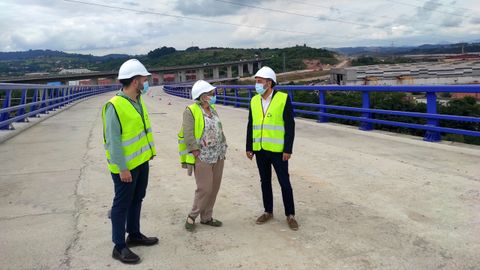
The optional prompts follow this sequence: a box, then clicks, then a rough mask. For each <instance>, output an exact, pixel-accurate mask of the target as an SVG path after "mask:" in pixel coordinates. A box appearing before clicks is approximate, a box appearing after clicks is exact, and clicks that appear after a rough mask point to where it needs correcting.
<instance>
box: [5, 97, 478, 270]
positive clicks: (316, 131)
mask: <svg viewBox="0 0 480 270" xmlns="http://www.w3.org/2000/svg"><path fill="white" fill-rule="evenodd" d="M153 90H154V91H155V96H154V97H147V98H146V103H147V105H148V107H149V111H150V114H151V119H152V125H153V131H154V136H155V143H156V146H157V152H158V156H157V157H156V158H155V159H154V160H153V161H152V162H151V163H150V166H151V169H150V172H151V176H150V182H149V187H148V191H147V197H146V198H145V200H144V207H143V210H142V231H143V232H144V233H145V234H148V235H156V236H158V237H159V238H160V244H159V245H157V246H154V247H136V248H133V250H134V251H135V252H136V253H138V254H139V255H140V256H141V257H142V262H141V264H140V265H139V266H137V267H136V268H139V269H233V268H235V269H469V270H470V269H479V267H478V266H479V265H480V259H479V257H478V254H480V242H479V241H478V240H479V239H480V166H479V164H480V149H479V148H478V147H473V146H465V145H454V146H451V145H446V144H431V143H425V142H423V141H421V140H420V139H418V138H411V137H404V136H398V135H391V134H384V133H381V132H376V131H375V132H368V133H367V132H362V131H358V130H356V129H355V128H349V127H343V126H337V125H333V124H317V123H314V122H312V121H308V120H300V119H297V129H296V140H295V146H294V154H293V157H292V160H291V163H290V174H291V177H292V185H293V189H294V196H295V203H296V210H297V219H298V221H299V223H300V230H299V231H297V232H293V231H290V230H289V229H288V227H287V225H286V222H285V219H284V217H283V205H282V202H281V194H280V190H279V186H278V184H277V183H276V179H274V180H273V181H274V182H275V184H274V185H273V186H274V207H275V208H274V214H275V218H274V220H273V221H272V222H269V223H267V224H265V225H261V226H258V225H255V217H256V216H257V215H258V214H260V213H261V211H262V207H261V194H260V185H259V181H258V172H257V170H256V167H255V163H254V162H251V161H248V160H247V159H246V158H245V154H244V134H245V124H246V117H247V112H246V111H245V110H242V109H235V108H231V107H223V106H218V111H219V115H220V118H221V119H222V122H223V126H224V129H225V134H226V137H227V142H228V144H229V149H228V153H227V161H226V164H225V171H224V178H223V183H222V187H221V189H220V192H219V195H218V199H217V203H216V207H215V210H214V216H215V218H218V219H220V220H222V221H223V222H224V226H223V227H221V228H211V227H208V226H202V225H199V226H198V228H197V229H196V231H195V232H194V233H187V232H186V231H185V229H184V228H183V223H184V222H185V217H186V215H187V213H188V210H189V208H190V207H191V203H192V200H193V193H194V189H195V184H194V180H193V178H192V177H187V175H186V172H185V171H184V170H181V169H180V168H179V166H178V161H177V160H178V156H177V149H176V147H177V145H176V133H177V132H178V128H179V127H180V121H181V117H182V111H183V109H184V108H185V106H186V105H188V104H189V101H188V100H184V99H180V98H175V97H170V96H167V95H165V94H163V93H161V92H160V91H159V89H153ZM109 96H110V94H106V95H102V96H99V97H95V98H92V99H89V100H86V101H83V102H81V103H79V104H77V105H75V106H72V107H70V108H68V109H67V110H65V111H63V112H61V113H59V114H57V115H55V116H53V117H51V118H49V119H47V120H45V121H42V122H41V123H39V124H37V125H35V126H34V127H32V128H29V129H28V130H26V131H24V132H22V133H20V134H19V135H18V136H15V137H13V138H11V139H10V140H8V141H6V142H5V143H2V144H0V168H1V170H0V171H1V174H0V226H1V228H2V229H1V230H0V268H1V269H130V268H131V266H124V265H122V264H120V263H119V262H117V261H114V260H113V259H112V258H111V249H112V243H111V235H110V231H111V225H110V220H108V219H107V218H106V215H107V211H108V209H109V208H110V205H111V201H112V196H113V185H112V180H111V178H110V175H109V173H108V171H107V168H106V164H105V157H104V152H103V151H104V150H103V145H102V127H101V118H100V107H101V105H102V104H103V103H104V102H105V101H107V100H108V98H109ZM169 103H171V105H168V104H169ZM1 135H2V134H0V136H1Z"/></svg>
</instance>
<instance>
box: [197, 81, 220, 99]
mask: <svg viewBox="0 0 480 270" xmlns="http://www.w3.org/2000/svg"><path fill="white" fill-rule="evenodd" d="M212 90H215V86H213V85H211V84H209V83H208V82H206V81H204V80H198V81H196V82H195V83H194V84H193V86H192V99H193V100H195V99H197V98H198V97H199V96H200V95H201V94H203V93H208V92H210V91H212Z"/></svg>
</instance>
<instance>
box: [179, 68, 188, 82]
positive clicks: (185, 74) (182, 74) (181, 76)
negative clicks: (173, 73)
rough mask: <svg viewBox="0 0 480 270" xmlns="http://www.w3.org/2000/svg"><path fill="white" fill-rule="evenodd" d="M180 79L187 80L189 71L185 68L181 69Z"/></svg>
mask: <svg viewBox="0 0 480 270" xmlns="http://www.w3.org/2000/svg"><path fill="white" fill-rule="evenodd" d="M180 80H181V82H186V81H187V72H186V71H185V70H182V71H180Z"/></svg>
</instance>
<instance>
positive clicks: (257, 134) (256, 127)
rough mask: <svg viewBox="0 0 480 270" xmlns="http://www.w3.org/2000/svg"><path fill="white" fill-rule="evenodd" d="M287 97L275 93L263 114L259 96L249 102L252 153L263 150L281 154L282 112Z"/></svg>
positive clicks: (283, 131)
mask: <svg viewBox="0 0 480 270" xmlns="http://www.w3.org/2000/svg"><path fill="white" fill-rule="evenodd" d="M287 97H288V95H287V94H285V93H282V92H277V93H276V94H275V95H274V96H273V98H272V101H270V105H269V106H268V109H267V111H266V113H265V114H264V113H263V108H262V97H261V95H258V94H257V95H255V96H254V97H253V98H252V100H251V101H250V108H251V110H252V129H253V130H252V137H253V151H260V150H261V149H263V150H267V151H271V152H275V153H282V152H283V148H284V141H285V123H284V121H283V111H284V109H285V104H286V102H287Z"/></svg>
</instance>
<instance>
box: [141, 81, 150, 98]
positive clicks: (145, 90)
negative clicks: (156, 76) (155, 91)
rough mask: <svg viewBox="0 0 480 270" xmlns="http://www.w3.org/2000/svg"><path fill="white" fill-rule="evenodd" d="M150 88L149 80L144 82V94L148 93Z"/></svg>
mask: <svg viewBox="0 0 480 270" xmlns="http://www.w3.org/2000/svg"><path fill="white" fill-rule="evenodd" d="M148 90H150V85H149V84H148V81H145V82H144V83H143V89H142V95H145V94H146V93H148Z"/></svg>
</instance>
